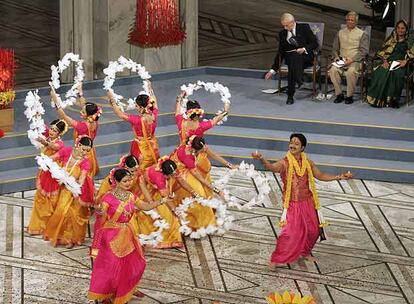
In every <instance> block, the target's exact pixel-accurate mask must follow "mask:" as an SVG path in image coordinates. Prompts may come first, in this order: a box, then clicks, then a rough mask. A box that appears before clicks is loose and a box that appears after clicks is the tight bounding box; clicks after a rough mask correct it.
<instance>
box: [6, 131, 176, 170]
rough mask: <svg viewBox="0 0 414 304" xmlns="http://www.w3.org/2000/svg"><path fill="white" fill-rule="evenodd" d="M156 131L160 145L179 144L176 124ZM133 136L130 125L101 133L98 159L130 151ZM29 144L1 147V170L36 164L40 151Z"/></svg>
mask: <svg viewBox="0 0 414 304" xmlns="http://www.w3.org/2000/svg"><path fill="white" fill-rule="evenodd" d="M156 133H157V136H158V141H159V145H160V146H162V145H173V144H178V135H177V127H176V126H175V125H170V126H165V127H163V126H160V127H158V128H157V131H156ZM132 138H133V133H132V131H131V128H130V127H129V126H128V129H127V131H125V132H120V133H107V134H102V135H101V133H99V135H98V136H97V137H96V139H95V142H94V144H95V146H96V149H97V155H98V160H100V159H101V157H103V156H105V155H110V154H114V153H119V154H126V153H128V152H129V149H130V143H131V140H132ZM27 144H28V145H26V146H20V147H16V148H14V147H13V148H7V149H0V172H2V171H5V170H6V171H7V170H9V169H10V168H14V169H20V168H27V167H32V166H35V161H34V157H35V156H36V155H37V154H38V153H39V150H37V149H36V148H35V147H33V146H32V145H31V144H30V142H29V141H27ZM72 144H73V141H72V138H71V137H69V138H68V137H65V145H66V146H68V145H72Z"/></svg>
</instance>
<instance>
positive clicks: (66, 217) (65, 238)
mask: <svg viewBox="0 0 414 304" xmlns="http://www.w3.org/2000/svg"><path fill="white" fill-rule="evenodd" d="M92 146H93V141H92V139H91V138H89V137H88V136H86V135H84V136H79V137H78V138H77V139H76V141H75V147H74V148H72V147H67V148H63V149H62V150H60V151H59V152H57V153H56V154H54V155H52V157H51V158H52V159H53V160H58V161H60V163H61V164H62V167H63V168H64V169H65V170H66V171H67V172H69V174H70V175H72V176H73V177H74V178H75V179H76V180H77V182H78V183H79V185H81V187H82V188H81V195H80V196H75V195H74V194H73V193H72V192H71V191H69V190H68V189H67V188H66V187H62V188H61V190H60V193H59V197H58V204H57V206H56V209H55V211H54V213H53V215H52V216H51V217H50V218H49V221H48V223H47V225H46V228H45V231H44V237H45V239H48V240H50V241H51V243H52V245H53V246H56V245H57V244H63V245H66V247H67V248H72V247H73V246H74V245H81V244H82V243H83V242H84V240H85V234H86V225H87V223H88V219H89V215H90V214H89V208H88V207H89V206H91V205H93V204H94V194H95V193H94V192H95V186H94V184H93V181H92V179H91V177H90V176H89V175H88V172H89V170H90V162H89V159H88V156H87V155H88V153H89V152H90V150H91V149H92Z"/></svg>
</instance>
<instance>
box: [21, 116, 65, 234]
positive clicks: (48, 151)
mask: <svg viewBox="0 0 414 304" xmlns="http://www.w3.org/2000/svg"><path fill="white" fill-rule="evenodd" d="M67 130H68V125H67V123H66V122H65V121H64V120H60V119H56V120H54V121H52V122H51V123H50V128H47V127H46V131H45V132H44V134H43V135H44V136H45V138H38V139H37V141H38V142H40V143H41V144H42V145H43V147H42V148H41V153H43V154H45V155H47V156H52V155H53V154H55V153H56V152H57V151H59V150H60V149H62V148H63V147H64V143H63V140H62V139H61V136H63V135H64V134H65V133H66V131H67ZM59 189H60V185H59V183H58V181H57V180H55V179H54V178H52V175H51V173H50V171H42V170H39V173H38V174H37V178H36V194H35V197H34V202H33V209H32V215H31V217H30V222H29V226H28V227H27V231H28V232H29V233H30V234H32V235H35V234H42V233H43V231H44V230H45V227H46V224H47V222H48V220H49V218H50V216H51V215H52V214H53V211H54V210H55V208H56V204H57V199H58V195H59Z"/></svg>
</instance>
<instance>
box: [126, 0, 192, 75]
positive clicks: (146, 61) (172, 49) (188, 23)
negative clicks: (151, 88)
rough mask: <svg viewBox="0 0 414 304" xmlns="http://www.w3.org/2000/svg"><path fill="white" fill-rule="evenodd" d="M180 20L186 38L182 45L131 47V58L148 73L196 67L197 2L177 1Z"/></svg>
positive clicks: (188, 0)
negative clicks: (143, 66)
mask: <svg viewBox="0 0 414 304" xmlns="http://www.w3.org/2000/svg"><path fill="white" fill-rule="evenodd" d="M179 9H180V20H181V22H182V23H183V26H184V28H185V31H186V34H187V38H186V39H185V41H184V43H183V44H182V45H170V46H164V47H161V48H140V47H137V46H134V45H131V58H132V59H133V60H135V61H136V62H139V63H141V64H143V65H145V67H146V68H147V69H148V71H149V72H150V73H155V72H161V71H172V70H179V69H182V68H189V67H194V66H197V65H198V0H179Z"/></svg>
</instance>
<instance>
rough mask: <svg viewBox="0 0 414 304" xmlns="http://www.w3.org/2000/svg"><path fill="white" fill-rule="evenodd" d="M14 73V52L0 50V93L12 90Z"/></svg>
mask: <svg viewBox="0 0 414 304" xmlns="http://www.w3.org/2000/svg"><path fill="white" fill-rule="evenodd" d="M15 71H16V64H15V61H14V50H11V49H2V48H0V92H6V91H12V90H13V88H14V73H15Z"/></svg>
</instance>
